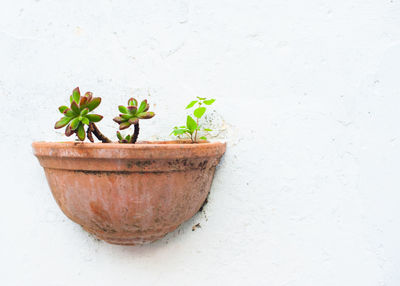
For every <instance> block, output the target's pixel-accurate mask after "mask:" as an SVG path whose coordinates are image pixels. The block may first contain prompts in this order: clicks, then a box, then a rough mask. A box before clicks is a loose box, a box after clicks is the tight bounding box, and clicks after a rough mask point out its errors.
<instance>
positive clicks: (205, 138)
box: [199, 136, 207, 140]
mask: <svg viewBox="0 0 400 286" xmlns="http://www.w3.org/2000/svg"><path fill="white" fill-rule="evenodd" d="M199 139H201V140H207V137H205V136H201V137H200V138H199Z"/></svg>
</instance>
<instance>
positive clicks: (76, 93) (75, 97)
mask: <svg viewBox="0 0 400 286" xmlns="http://www.w3.org/2000/svg"><path fill="white" fill-rule="evenodd" d="M72 98H73V100H74V101H75V102H76V104H79V101H80V99H81V92H80V91H79V87H76V88H75V89H74V90H73V91H72Z"/></svg>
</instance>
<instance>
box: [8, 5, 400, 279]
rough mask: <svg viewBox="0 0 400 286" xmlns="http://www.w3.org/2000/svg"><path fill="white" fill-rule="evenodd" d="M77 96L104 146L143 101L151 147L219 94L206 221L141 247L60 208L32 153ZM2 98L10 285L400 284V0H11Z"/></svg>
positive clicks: (199, 218)
mask: <svg viewBox="0 0 400 286" xmlns="http://www.w3.org/2000/svg"><path fill="white" fill-rule="evenodd" d="M78 85H79V86H80V87H81V89H82V90H84V91H86V90H90V91H93V92H94V94H95V95H97V96H101V97H102V98H103V104H102V105H101V106H100V108H99V112H101V113H102V114H104V115H106V118H105V120H103V122H102V123H101V124H100V126H101V128H102V129H104V132H105V133H106V134H109V135H111V134H113V133H114V129H115V125H114V123H113V122H112V121H111V118H112V117H114V116H115V115H116V113H117V110H116V105H118V104H122V103H125V101H126V100H127V99H128V98H129V97H130V96H132V95H136V96H137V97H139V98H143V97H145V96H146V97H147V98H148V99H149V100H150V102H151V103H152V104H153V105H152V106H153V110H154V111H155V112H156V113H157V116H156V117H155V118H154V119H153V120H150V121H146V122H143V124H142V133H141V139H142V140H143V139H165V138H168V134H169V132H170V130H171V127H172V126H174V125H176V124H179V123H180V122H182V121H184V119H185V113H184V110H183V108H184V106H185V105H186V104H187V103H188V102H189V101H190V100H191V99H192V98H193V97H194V96H208V97H215V98H217V102H216V104H215V112H213V113H212V114H211V115H210V116H209V119H213V120H214V125H215V126H217V129H218V130H219V132H217V133H218V134H215V135H217V137H218V138H219V139H220V140H226V141H227V142H228V149H227V153H226V155H225V157H224V158H223V160H222V162H221V165H220V167H219V169H218V170H217V173H216V177H215V180H214V184H213V187H212V192H211V196H210V199H209V203H208V205H207V206H206V207H205V209H204V212H202V213H199V214H198V215H196V216H195V217H194V218H193V219H191V220H190V221H188V222H187V223H185V224H183V225H182V226H181V227H180V228H179V229H178V230H176V231H175V232H173V233H171V234H169V235H168V236H166V237H165V238H164V239H162V240H161V241H159V242H156V243H154V244H151V245H145V246H139V247H121V246H113V245H109V244H106V243H104V242H102V241H98V240H96V239H94V238H93V237H92V236H90V235H88V234H87V233H86V232H84V231H83V230H82V229H81V228H80V226H78V225H76V224H74V223H72V222H71V221H69V220H68V219H67V218H66V217H65V216H64V215H63V214H62V213H61V211H60V210H59V208H58V206H57V205H56V203H55V202H54V200H53V198H52V197H51V194H50V191H49V188H48V186H47V183H46V180H45V177H44V174H43V171H42V169H41V167H40V166H39V164H38V162H37V160H36V158H34V157H33V156H32V151H31V147H30V144H31V142H32V141H34V140H65V139H64V137H63V136H62V132H58V131H55V130H54V129H53V125H54V122H55V120H57V119H58V118H59V114H58V113H57V110H56V107H58V106H59V105H61V104H63V103H65V102H66V101H67V96H68V95H69V93H70V92H71V90H72V88H73V87H75V86H78ZM148 93H149V95H148ZM0 99H1V101H0V178H1V180H0V182H1V199H0V226H1V230H0V284H1V285H6V286H8V285H49V286H64V285H85V286H86V285H222V284H224V285H277V286H297V285H298V286H309V285H324V286H334V285H340V286H346V285H352V286H353V285H363V286H369V285H371V286H372V285H374V286H378V285H379V286H384V285H385V286H389V285H390V286H397V285H400V246H399V241H400V208H399V201H400V182H399V169H400V141H399V140H400V124H399V122H400V112H399V110H400V1H399V0H375V1H373V0H362V1H361V0H336V1H325V0H306V1H298V0H280V1H272V0H266V1H261V0H260V1H253V0H250V1H248V0H246V1H245V0H241V1H215V0H214V1H211V0H208V1H194V0H192V1H185V0H182V1H161V0H160V1H128V0H126V1H122V0H121V1H116V0H115V1H111V0H108V1H106V0H104V1H103V0H102V1H44V0H36V1H16V0H3V1H1V2H0ZM197 223H200V225H201V228H197V229H196V230H195V231H192V226H193V225H195V224H197Z"/></svg>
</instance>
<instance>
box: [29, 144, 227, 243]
mask: <svg viewBox="0 0 400 286" xmlns="http://www.w3.org/2000/svg"><path fill="white" fill-rule="evenodd" d="M32 146H33V150H34V154H35V155H36V157H37V158H38V159H39V162H40V164H41V165H42V167H43V168H44V171H45V174H46V178H47V181H48V183H49V186H50V189H51V191H52V193H53V196H54V198H55V200H56V201H57V203H58V205H59V206H60V208H61V210H62V211H63V212H64V213H65V215H66V216H68V217H69V218H70V219H71V220H73V221H74V222H76V223H78V224H80V225H81V226H82V227H83V228H84V229H85V230H87V231H88V232H90V233H92V234H94V235H95V236H97V237H98V238H100V239H103V240H105V241H107V242H109V243H114V244H126V245H135V244H142V243H146V242H152V241H155V240H157V239H160V238H161V237H163V236H164V235H166V234H167V233H168V232H171V231H173V230H175V229H176V228H177V227H178V226H179V225H180V224H181V223H183V222H184V221H186V220H188V219H190V218H191V217H192V216H193V215H194V214H195V213H196V212H197V211H198V210H199V208H200V207H201V206H202V204H203V203H204V201H205V199H206V198H207V195H208V193H209V191H210V187H211V183H212V180H213V176H214V172H215V167H216V166H217V165H218V162H219V160H220V158H221V156H222V155H223V154H224V152H225V148H226V144H225V143H220V142H215V143H208V142H207V143H200V144H190V143H187V142H182V141H166V142H142V143H140V142H139V143H137V144H117V143H109V144H103V143H78V142H65V143H49V142H34V143H33V144H32Z"/></svg>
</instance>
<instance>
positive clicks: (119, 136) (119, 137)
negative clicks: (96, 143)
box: [117, 131, 124, 140]
mask: <svg viewBox="0 0 400 286" xmlns="http://www.w3.org/2000/svg"><path fill="white" fill-rule="evenodd" d="M117 137H118V139H119V140H122V139H124V138H122V135H121V132H119V131H117Z"/></svg>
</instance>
